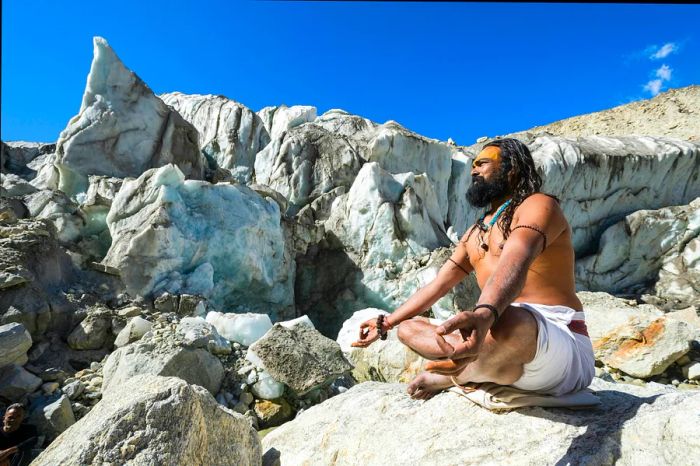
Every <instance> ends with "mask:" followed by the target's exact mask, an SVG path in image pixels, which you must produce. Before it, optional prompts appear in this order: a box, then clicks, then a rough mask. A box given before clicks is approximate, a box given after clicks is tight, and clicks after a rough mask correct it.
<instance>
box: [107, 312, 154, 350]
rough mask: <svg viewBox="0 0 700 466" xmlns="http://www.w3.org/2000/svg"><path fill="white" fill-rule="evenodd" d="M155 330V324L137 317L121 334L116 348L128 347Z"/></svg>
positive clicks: (116, 340)
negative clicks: (152, 329)
mask: <svg viewBox="0 0 700 466" xmlns="http://www.w3.org/2000/svg"><path fill="white" fill-rule="evenodd" d="M137 309H138V308H137ZM151 328H153V324H152V323H151V322H149V321H147V320H146V319H144V318H142V317H139V316H136V317H134V318H132V319H131V320H130V321H129V322H128V323H127V324H126V326H124V328H123V329H122V330H121V331H120V332H119V335H117V338H116V339H115V340H114V346H117V347H121V346H125V345H128V344H129V343H132V342H134V341H136V340H138V339H140V338H141V337H142V336H144V335H145V334H146V332H148V331H150V330H151Z"/></svg>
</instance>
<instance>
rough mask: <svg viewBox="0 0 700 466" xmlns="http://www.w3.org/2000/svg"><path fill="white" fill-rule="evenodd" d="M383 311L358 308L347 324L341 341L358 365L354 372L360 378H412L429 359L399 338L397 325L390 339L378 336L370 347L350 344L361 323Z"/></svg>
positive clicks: (355, 364) (340, 334) (390, 379)
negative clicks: (354, 346) (378, 338)
mask: <svg viewBox="0 0 700 466" xmlns="http://www.w3.org/2000/svg"><path fill="white" fill-rule="evenodd" d="M380 313H381V314H386V312H385V311H380V310H379V309H372V308H370V309H364V310H362V311H358V312H356V313H355V314H353V316H352V318H350V319H349V320H347V321H345V323H344V324H343V328H342V329H341V330H340V333H339V334H338V339H337V341H338V343H339V344H340V346H341V348H342V349H343V352H345V353H346V354H347V355H348V359H350V361H351V362H352V364H353V365H354V366H355V368H354V369H353V370H352V375H353V377H354V378H355V379H356V380H357V381H358V382H364V381H371V380H374V381H378V382H403V383H405V382H410V381H411V380H413V378H415V376H416V375H418V374H419V373H421V372H423V370H424V369H425V364H426V362H427V361H426V360H425V359H423V358H422V357H421V356H419V355H418V353H415V352H414V351H412V350H411V349H410V348H409V347H407V346H406V345H404V344H403V343H401V342H400V341H399V339H398V337H397V330H396V329H394V330H390V331H389V335H388V337H387V339H386V340H383V341H382V340H377V341H375V342H374V343H372V344H371V345H370V346H368V347H367V348H353V347H351V346H350V343H352V342H354V341H357V338H358V333H359V329H360V324H361V323H362V322H364V321H366V320H367V319H370V318H373V317H376V316H377V315H379V314H380Z"/></svg>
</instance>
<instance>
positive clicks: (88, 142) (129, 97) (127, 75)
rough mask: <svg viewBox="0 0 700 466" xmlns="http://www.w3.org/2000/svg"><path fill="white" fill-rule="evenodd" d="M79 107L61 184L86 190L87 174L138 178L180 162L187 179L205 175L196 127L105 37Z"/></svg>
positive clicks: (64, 147) (66, 144) (66, 134)
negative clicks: (122, 58)
mask: <svg viewBox="0 0 700 466" xmlns="http://www.w3.org/2000/svg"><path fill="white" fill-rule="evenodd" d="M93 44H94V58H93V61H92V65H91V68H90V74H89V75H88V79H87V85H86V87H85V92H84V94H83V101H82V104H81V106H80V112H79V113H78V115H76V116H74V117H73V118H72V119H71V120H70V121H69V122H68V126H67V127H66V129H65V130H63V131H62V132H61V135H60V137H59V139H58V143H57V146H56V154H57V160H56V166H57V167H58V169H59V172H60V186H59V187H60V189H61V190H62V191H63V192H66V193H68V194H70V195H74V194H76V193H79V192H85V191H86V190H87V175H103V176H111V177H118V178H124V177H136V176H139V175H141V173H143V172H144V171H146V170H148V169H149V168H152V167H160V166H163V165H166V164H169V163H174V164H177V165H178V166H179V168H180V170H181V171H182V173H184V175H185V176H187V177H188V178H195V179H201V178H202V176H203V171H204V166H205V163H206V162H205V160H204V157H203V156H202V155H201V153H200V151H199V145H198V135H197V130H196V129H195V128H194V127H193V126H192V125H191V124H189V123H187V122H186V121H185V120H184V119H183V118H182V117H181V116H180V114H178V113H177V112H176V111H175V110H174V109H172V108H171V107H168V106H167V105H166V104H165V103H163V101H162V100H160V99H159V98H158V97H156V96H155V95H154V94H153V92H152V91H151V89H150V88H149V87H148V86H147V85H146V84H145V83H144V82H143V81H142V80H141V79H140V78H139V77H138V76H136V74H134V73H133V72H132V71H130V70H128V69H127V68H126V67H125V66H124V65H123V64H122V62H121V61H120V60H119V58H118V57H117V56H116V54H115V53H114V51H113V50H112V49H111V48H110V46H109V45H108V44H107V41H106V40H104V39H103V38H101V37H95V38H94V39H93Z"/></svg>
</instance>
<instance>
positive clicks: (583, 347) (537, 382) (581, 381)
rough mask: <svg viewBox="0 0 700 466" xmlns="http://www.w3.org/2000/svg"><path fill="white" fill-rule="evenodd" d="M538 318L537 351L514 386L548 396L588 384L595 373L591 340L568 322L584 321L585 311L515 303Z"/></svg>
mask: <svg viewBox="0 0 700 466" xmlns="http://www.w3.org/2000/svg"><path fill="white" fill-rule="evenodd" d="M512 306H516V307H520V308H522V309H526V310H528V311H530V312H531V313H532V315H533V316H534V317H535V320H536V321H537V353H536V354H535V358H534V359H533V360H532V361H530V362H529V363H527V364H525V365H524V366H523V375H522V377H520V379H518V380H517V381H516V382H515V383H513V384H512V386H513V387H515V388H517V389H520V390H526V391H529V392H536V393H540V394H547V395H555V396H559V395H565V394H569V393H573V392H577V391H580V390H583V389H584V388H586V387H588V386H589V385H590V383H591V381H592V380H593V376H594V375H595V369H594V367H595V359H594V356H593V346H592V345H591V340H590V338H588V337H587V336H585V335H579V334H578V333H574V332H572V331H571V330H570V329H569V327H567V325H568V324H569V323H570V322H571V321H572V320H583V317H584V316H583V312H577V311H575V310H574V309H571V308H569V307H566V306H546V305H543V304H530V303H513V304H512Z"/></svg>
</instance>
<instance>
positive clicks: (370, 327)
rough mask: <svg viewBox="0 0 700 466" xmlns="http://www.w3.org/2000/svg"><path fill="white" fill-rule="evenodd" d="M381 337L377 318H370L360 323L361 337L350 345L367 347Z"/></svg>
mask: <svg viewBox="0 0 700 466" xmlns="http://www.w3.org/2000/svg"><path fill="white" fill-rule="evenodd" d="M378 339H379V331H377V319H369V320H366V321H365V322H363V323H362V324H360V339H359V340H357V341H356V342H354V343H351V344H350V346H352V347H354V348H366V347H368V346H369V345H371V344H372V343H374V342H375V341H377V340H378Z"/></svg>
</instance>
